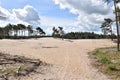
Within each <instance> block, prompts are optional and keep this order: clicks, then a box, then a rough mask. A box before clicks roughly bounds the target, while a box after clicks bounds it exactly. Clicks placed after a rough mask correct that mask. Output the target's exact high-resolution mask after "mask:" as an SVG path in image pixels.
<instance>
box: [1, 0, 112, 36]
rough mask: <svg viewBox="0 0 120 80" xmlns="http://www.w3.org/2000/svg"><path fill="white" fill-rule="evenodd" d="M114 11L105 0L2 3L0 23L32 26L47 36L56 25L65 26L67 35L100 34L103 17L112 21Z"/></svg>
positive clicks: (44, 0) (18, 0)
mask: <svg viewBox="0 0 120 80" xmlns="http://www.w3.org/2000/svg"><path fill="white" fill-rule="evenodd" d="M89 4H91V5H89ZM111 8H112V7H108V6H107V5H106V4H104V3H103V2H102V0H97V1H96V0H0V16H3V17H0V24H2V25H6V24H8V23H13V24H17V23H24V24H26V25H27V24H31V25H33V26H34V27H37V26H40V27H42V28H43V29H44V30H45V31H46V32H47V34H51V32H52V27H53V26H55V27H57V26H62V27H63V28H64V30H65V31H66V32H71V31H79V32H81V31H82V32H83V31H89V32H92V31H94V32H97V33H100V32H101V30H100V29H99V26H100V24H101V22H102V21H103V20H104V18H105V17H111V16H112V18H113V14H112V9H111ZM4 17H5V20H4V19H3V18H4Z"/></svg>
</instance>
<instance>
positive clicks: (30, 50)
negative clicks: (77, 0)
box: [0, 38, 115, 80]
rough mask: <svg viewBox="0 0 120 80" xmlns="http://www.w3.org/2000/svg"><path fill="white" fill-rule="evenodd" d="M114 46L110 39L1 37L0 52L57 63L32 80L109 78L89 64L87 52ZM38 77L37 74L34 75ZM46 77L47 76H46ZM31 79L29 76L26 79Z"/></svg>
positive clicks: (100, 79) (105, 79)
mask: <svg viewBox="0 0 120 80" xmlns="http://www.w3.org/2000/svg"><path fill="white" fill-rule="evenodd" d="M113 45H115V44H114V43H113V42H111V41H110V40H61V39H53V38H42V39H37V40H35V39H29V40H0V51H1V52H4V53H8V54H12V55H21V56H25V57H29V58H35V59H40V60H42V61H45V62H47V63H50V64H53V65H55V66H57V68H53V69H51V72H53V74H54V75H52V74H47V77H46V76H43V75H41V76H43V77H44V79H43V78H42V77H40V76H37V75H36V76H37V78H36V79H32V80H110V79H108V78H107V77H106V76H105V75H103V74H102V73H100V72H98V70H97V69H95V68H94V67H93V66H92V65H91V64H90V59H89V57H88V54H87V53H88V52H90V51H92V50H94V49H95V48H100V47H107V46H113ZM34 77H35V76H34ZM45 77H46V79H45ZM24 80H30V79H24Z"/></svg>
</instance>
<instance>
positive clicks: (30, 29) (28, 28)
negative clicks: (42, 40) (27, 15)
mask: <svg viewBox="0 0 120 80" xmlns="http://www.w3.org/2000/svg"><path fill="white" fill-rule="evenodd" d="M27 30H28V36H31V34H32V33H33V29H32V26H31V25H28V26H27Z"/></svg>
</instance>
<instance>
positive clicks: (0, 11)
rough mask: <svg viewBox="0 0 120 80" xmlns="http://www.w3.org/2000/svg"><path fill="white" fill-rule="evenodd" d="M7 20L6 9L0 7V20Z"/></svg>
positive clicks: (8, 15) (7, 13) (8, 14)
mask: <svg viewBox="0 0 120 80" xmlns="http://www.w3.org/2000/svg"><path fill="white" fill-rule="evenodd" d="M9 18H10V13H9V12H8V11H7V10H6V9H4V8H2V7H0V20H8V19H9Z"/></svg>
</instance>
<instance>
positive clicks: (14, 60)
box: [0, 53, 47, 80]
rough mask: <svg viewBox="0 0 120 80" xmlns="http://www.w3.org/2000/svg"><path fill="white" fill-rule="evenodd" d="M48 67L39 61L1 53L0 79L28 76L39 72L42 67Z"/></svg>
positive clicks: (7, 79) (6, 79)
mask: <svg viewBox="0 0 120 80" xmlns="http://www.w3.org/2000/svg"><path fill="white" fill-rule="evenodd" d="M43 65H47V63H44V62H42V61H40V60H37V59H29V58H25V57H23V56H11V55H8V54H2V53H0V79H1V78H2V79H4V80H9V78H10V77H14V78H17V77H22V76H28V75H29V74H31V73H41V72H39V71H37V69H38V68H39V67H40V66H43Z"/></svg>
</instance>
